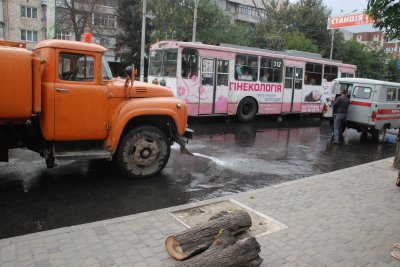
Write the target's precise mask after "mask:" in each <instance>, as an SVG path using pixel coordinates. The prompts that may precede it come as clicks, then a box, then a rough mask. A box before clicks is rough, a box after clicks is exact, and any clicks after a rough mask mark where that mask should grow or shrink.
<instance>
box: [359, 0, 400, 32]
mask: <svg viewBox="0 0 400 267" xmlns="http://www.w3.org/2000/svg"><path fill="white" fill-rule="evenodd" d="M367 12H368V14H369V15H370V16H371V17H372V18H373V19H374V20H375V22H374V26H375V27H376V28H379V29H380V30H382V29H384V30H385V32H386V35H387V36H388V37H389V38H400V15H399V14H400V2H399V1H398V0H369V1H368V7H367Z"/></svg>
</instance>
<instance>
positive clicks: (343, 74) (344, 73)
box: [340, 72, 354, 78]
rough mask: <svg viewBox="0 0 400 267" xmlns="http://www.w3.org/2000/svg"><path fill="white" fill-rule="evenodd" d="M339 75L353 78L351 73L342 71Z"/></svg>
mask: <svg viewBox="0 0 400 267" xmlns="http://www.w3.org/2000/svg"><path fill="white" fill-rule="evenodd" d="M340 77H342V78H353V77H354V74H353V73H347V72H342V73H341V74H340Z"/></svg>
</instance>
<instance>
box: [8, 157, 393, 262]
mask: <svg viewBox="0 0 400 267" xmlns="http://www.w3.org/2000/svg"><path fill="white" fill-rule="evenodd" d="M392 162H393V158H389V159H385V160H380V161H376V162H372V163H368V164H364V165H360V166H356V167H352V168H348V169H344V170H339V171H335V172H331V173H326V174H322V175H317V176H313V177H309V178H304V179H300V180H297V181H294V182H288V183H283V184H279V185H276V186H271V187H266V188H263V189H259V190H255V191H251V192H245V193H238V194H234V195H230V196H229V197H224V198H219V199H212V200H209V201H204V202H201V203H192V204H188V205H183V206H177V207H172V208H168V209H162V210H156V211H151V212H145V213H141V214H136V215H132V216H126V217H121V218H115V219H111V220H105V221H99V222H95V223H90V224H84V225H78V226H73V227H66V228H60V229H56V230H51V231H46V232H39V233H35V234H29V235H24V236H18V237H13V238H8V239H3V240H0V266H2V267H8V266H37V267H39V266H43V267H44V266H74V267H75V266H102V267H104V266H135V267H136V266H175V265H176V263H177V262H176V261H175V260H173V259H171V258H170V257H169V255H168V254H167V252H166V251H165V248H164V240H165V238H166V237H167V236H168V235H170V234H173V233H177V232H179V231H181V230H184V229H185V227H184V226H183V225H182V224H181V223H180V222H178V221H177V220H176V219H175V218H174V217H172V216H171V214H170V213H171V212H173V211H177V210H181V209H186V208H189V207H194V206H198V205H200V204H205V203H212V202H216V201H220V200H225V199H229V198H231V199H234V200H235V201H238V202H240V203H242V204H244V205H246V206H248V207H250V208H252V209H254V210H256V211H258V212H261V213H263V214H265V215H267V216H269V217H271V218H273V219H275V220H277V221H279V222H280V223H283V224H285V225H286V226H287V228H286V229H283V230H280V231H278V232H275V233H271V234H268V235H264V236H261V237H257V240H258V242H259V243H260V244H261V246H262V248H261V249H262V250H261V254H260V256H261V257H262V258H263V259H264V262H263V264H262V266H318V267H319V266H400V261H397V260H395V259H394V258H392V257H391V256H390V252H391V251H393V250H394V247H393V244H394V243H395V242H399V241H400V188H398V187H396V186H395V185H394V183H395V177H397V172H396V171H394V170H393V168H392V167H391V164H392ZM132 205H140V203H132ZM10 227H12V225H10Z"/></svg>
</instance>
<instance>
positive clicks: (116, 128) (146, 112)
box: [106, 103, 186, 153]
mask: <svg viewBox="0 0 400 267" xmlns="http://www.w3.org/2000/svg"><path fill="white" fill-rule="evenodd" d="M139 116H168V117H170V118H171V119H172V120H173V121H174V122H175V125H176V127H177V131H178V134H183V133H184V132H185V126H186V122H185V121H181V119H180V118H181V117H182V116H179V115H178V111H177V110H173V109H171V108H160V107H138V106H137V105H136V104H135V103H126V104H125V105H123V107H122V108H121V109H120V110H119V112H118V113H117V114H116V115H115V116H114V117H113V119H112V124H111V125H112V126H111V129H110V133H109V135H108V137H107V139H106V149H107V150H109V151H112V152H113V153H114V152H115V151H116V149H117V146H118V143H119V140H120V139H121V135H122V133H123V132H124V130H125V128H126V127H127V125H128V123H129V122H130V121H131V120H132V119H134V118H136V117H139ZM182 125H183V126H182Z"/></svg>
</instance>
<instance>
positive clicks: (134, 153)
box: [115, 126, 171, 178]
mask: <svg viewBox="0 0 400 267" xmlns="http://www.w3.org/2000/svg"><path fill="white" fill-rule="evenodd" d="M169 144H170V142H169V141H168V138H167V137H166V135H165V133H164V132H162V131H161V130H160V129H158V128H157V127H154V126H140V127H137V128H134V129H132V130H130V131H129V132H128V133H127V134H126V135H125V136H124V137H123V138H122V141H121V143H120V144H119V146H118V150H117V153H116V159H115V160H116V162H117V164H118V166H119V168H120V169H121V170H122V171H123V172H124V173H125V174H126V175H127V176H130V177H134V178H144V177H149V176H153V175H156V174H158V173H159V172H161V170H162V169H164V167H165V165H166V164H167V162H168V159H169V156H170V153H171V148H170V146H169Z"/></svg>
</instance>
